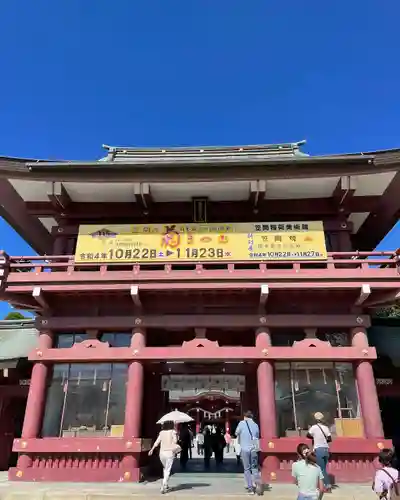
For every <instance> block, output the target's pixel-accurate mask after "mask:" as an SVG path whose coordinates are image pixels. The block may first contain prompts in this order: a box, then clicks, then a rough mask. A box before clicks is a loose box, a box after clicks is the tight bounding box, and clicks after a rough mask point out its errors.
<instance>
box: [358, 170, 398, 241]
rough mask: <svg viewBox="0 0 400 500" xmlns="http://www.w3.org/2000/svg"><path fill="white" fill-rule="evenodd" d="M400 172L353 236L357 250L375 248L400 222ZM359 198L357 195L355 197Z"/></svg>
mask: <svg viewBox="0 0 400 500" xmlns="http://www.w3.org/2000/svg"><path fill="white" fill-rule="evenodd" d="M399 197H400V172H397V173H396V175H395V176H394V178H393V180H392V182H391V183H390V184H389V186H388V187H387V189H386V191H385V192H384V193H383V195H382V196H380V197H379V201H378V203H377V205H376V206H374V208H373V209H372V210H371V209H370V210H365V211H366V212H370V215H369V216H368V217H367V219H366V220H365V222H364V224H362V226H361V228H360V229H359V230H358V232H357V234H356V235H355V236H354V237H353V240H354V247H355V248H356V249H357V250H364V249H366V250H367V249H371V248H375V246H376V245H378V243H379V242H380V241H381V240H382V239H383V238H384V237H385V236H386V235H387V233H388V232H389V231H390V230H391V229H392V228H393V226H394V225H395V224H396V223H397V222H398V220H399V216H400V202H399ZM355 198H357V197H355Z"/></svg>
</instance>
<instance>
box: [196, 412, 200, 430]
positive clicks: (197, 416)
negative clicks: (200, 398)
mask: <svg viewBox="0 0 400 500" xmlns="http://www.w3.org/2000/svg"><path fill="white" fill-rule="evenodd" d="M199 432H200V410H199V409H198V408H197V409H196V434H199Z"/></svg>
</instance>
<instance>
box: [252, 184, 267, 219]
mask: <svg viewBox="0 0 400 500" xmlns="http://www.w3.org/2000/svg"><path fill="white" fill-rule="evenodd" d="M266 191H267V182H266V181H264V180H257V181H251V182H250V196H249V201H250V205H251V207H252V209H253V210H254V211H258V207H259V205H260V204H261V203H262V202H263V201H264V198H265V194H266Z"/></svg>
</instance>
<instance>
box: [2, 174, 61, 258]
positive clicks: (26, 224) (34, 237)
mask: <svg viewBox="0 0 400 500" xmlns="http://www.w3.org/2000/svg"><path fill="white" fill-rule="evenodd" d="M0 216H2V217H3V218H4V219H5V220H6V221H7V222H8V223H9V224H10V226H11V227H12V228H13V229H15V231H17V233H18V234H19V235H20V236H21V237H22V238H23V239H24V240H25V241H26V242H27V243H28V245H30V246H31V247H32V248H33V249H34V250H36V252H38V253H39V254H42V255H46V254H47V255H50V254H51V253H52V249H53V241H54V239H53V237H52V236H51V235H50V234H49V232H48V231H47V229H46V228H45V227H44V226H43V224H42V223H41V222H40V221H39V220H38V219H37V218H36V217H33V216H32V215H31V214H30V213H29V211H28V210H27V207H26V203H25V202H24V201H23V199H22V198H21V196H20V195H19V194H18V193H17V191H16V190H15V189H14V187H13V186H12V185H11V183H10V182H9V181H8V180H7V179H0Z"/></svg>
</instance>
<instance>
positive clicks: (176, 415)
mask: <svg viewBox="0 0 400 500" xmlns="http://www.w3.org/2000/svg"><path fill="white" fill-rule="evenodd" d="M165 422H174V424H183V423H185V422H193V418H192V417H191V416H190V415H188V414H187V413H183V412H182V411H178V410H175V411H171V412H170V413H167V414H166V415H164V416H163V417H161V418H160V420H159V421H158V422H157V424H163V423H165Z"/></svg>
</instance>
